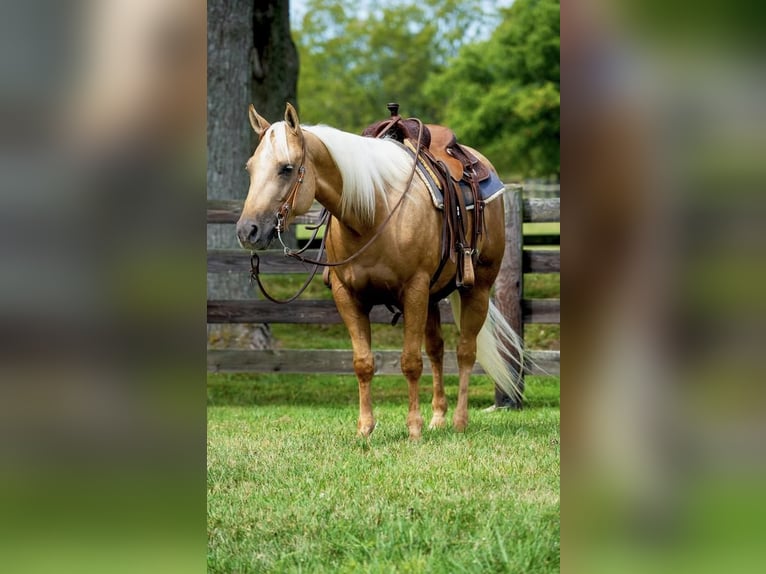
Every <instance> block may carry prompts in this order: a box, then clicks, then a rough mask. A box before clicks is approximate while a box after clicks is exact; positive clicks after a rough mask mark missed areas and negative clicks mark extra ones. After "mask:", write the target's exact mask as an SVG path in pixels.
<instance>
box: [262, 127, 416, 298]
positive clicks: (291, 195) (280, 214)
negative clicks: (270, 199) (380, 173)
mask: <svg viewBox="0 0 766 574" xmlns="http://www.w3.org/2000/svg"><path fill="white" fill-rule="evenodd" d="M410 119H412V120H415V121H416V122H417V123H418V141H417V145H416V147H415V149H416V150H417V151H419V150H420V147H421V144H422V141H423V122H421V121H420V120H419V119H418V118H410ZM392 123H393V122H392ZM383 133H385V131H384V132H383ZM301 145H302V154H303V157H302V159H301V165H300V166H299V167H298V178H297V179H296V180H295V183H294V184H293V187H292V188H291V189H290V191H289V192H288V194H287V195H286V196H285V199H284V201H283V203H282V206H281V207H280V208H279V211H277V237H278V238H279V242H280V243H281V244H282V247H283V248H284V254H285V256H286V257H292V258H293V259H297V260H298V261H300V262H302V263H308V264H310V265H313V266H314V269H313V270H312V271H311V274H310V275H309V277H308V279H306V281H305V283H304V284H303V285H302V286H301V287H300V289H298V292H297V293H295V294H294V295H292V296H291V297H289V298H287V299H277V298H275V297H274V296H272V295H271V294H269V293H268V291H266V288H265V287H264V285H263V283H262V282H261V277H260V270H259V264H260V258H259V257H258V254H257V253H256V252H255V251H251V252H250V282H251V283H252V282H253V281H255V283H256V284H257V285H258V288H259V289H260V290H261V293H263V296H264V297H266V299H268V300H269V301H271V302H272V303H280V304H285V303H291V302H293V301H295V300H296V299H297V298H298V297H300V295H301V294H302V293H303V292H304V291H305V290H306V289H307V288H308V286H309V285H310V284H311V281H312V280H313V279H314V276H315V275H316V273H317V270H318V269H319V267H339V266H341V265H346V264H347V263H350V262H351V261H353V260H355V259H356V258H357V257H359V256H360V255H361V254H362V253H364V252H365V251H367V248H368V247H370V246H371V245H372V244H373V243H374V242H375V241H376V240H377V239H378V237H380V236H381V235H382V233H383V230H384V229H385V228H386V226H387V225H388V223H389V222H390V221H391V219H392V218H393V216H394V213H396V211H397V210H398V209H399V207H400V206H401V205H402V203H403V202H404V197H405V196H406V195H407V192H408V191H409V190H410V188H411V187H412V180H413V178H414V177H415V171H416V169H417V165H418V155H417V153H416V154H415V158H414V160H413V164H412V170H411V171H410V175H409V178H408V179H407V185H406V187H405V188H404V192H402V195H401V196H400V197H399V201H397V202H396V205H394V207H393V208H392V209H391V211H389V213H388V215H387V216H386V218H385V219H384V220H383V222H382V223H381V224H380V225H379V226H378V229H377V230H376V231H375V234H374V235H373V236H372V237H371V238H370V239H369V240H368V241H367V243H365V244H364V245H362V247H360V248H359V250H358V251H357V252H356V253H352V254H351V255H349V256H348V257H346V258H345V259H343V260H342V261H335V262H330V261H321V259H322V255H323V253H324V247H325V241H326V239H327V234H328V232H329V230H330V225H329V224H330V212H328V211H327V210H326V209H323V210H322V213H321V214H320V216H319V220H318V221H317V223H316V224H314V225H312V226H310V227H309V229H312V230H313V232H314V233H313V235H312V237H311V239H310V240H309V241H308V242H307V243H306V245H305V246H304V247H303V248H301V249H298V250H293V249H291V248H290V247H288V246H287V245H285V242H284V241H283V240H282V233H283V232H284V231H285V230H286V229H287V218H288V216H289V215H290V212H291V211H292V210H293V206H294V204H295V198H296V196H297V195H298V190H299V189H300V187H301V184H303V179H304V176H305V173H306V167H305V165H304V164H305V161H306V139H305V136H303V140H302V142H301ZM322 225H324V226H325V231H324V234H323V235H322V243H321V244H320V246H319V251H318V258H317V259H310V258H308V257H303V255H302V254H303V253H304V252H305V251H306V250H307V249H308V248H309V246H310V245H311V244H312V243H313V241H314V239H316V236H317V234H318V233H319V229H320V228H321V227H322Z"/></svg>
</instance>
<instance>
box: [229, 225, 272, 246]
mask: <svg viewBox="0 0 766 574" xmlns="http://www.w3.org/2000/svg"><path fill="white" fill-rule="evenodd" d="M276 236H277V228H276V226H275V225H274V224H271V225H269V224H266V225H263V224H259V223H257V222H256V221H255V220H252V219H240V220H239V221H237V239H238V240H239V244H240V245H241V246H242V248H243V249H249V250H251V251H253V250H258V249H266V248H267V247H268V246H269V245H271V242H272V241H273V240H274V238H275V237H276Z"/></svg>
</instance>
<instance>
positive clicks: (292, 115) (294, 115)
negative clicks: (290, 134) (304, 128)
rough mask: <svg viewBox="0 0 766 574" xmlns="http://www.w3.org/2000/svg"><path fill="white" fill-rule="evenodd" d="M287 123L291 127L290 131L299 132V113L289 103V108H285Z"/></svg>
mask: <svg viewBox="0 0 766 574" xmlns="http://www.w3.org/2000/svg"><path fill="white" fill-rule="evenodd" d="M285 123H286V124H287V125H288V126H290V129H292V130H293V131H294V132H295V131H298V129H299V127H300V120H299V119H298V112H296V111H295V108H294V107H293V105H292V104H291V103H290V102H287V107H286V108H285Z"/></svg>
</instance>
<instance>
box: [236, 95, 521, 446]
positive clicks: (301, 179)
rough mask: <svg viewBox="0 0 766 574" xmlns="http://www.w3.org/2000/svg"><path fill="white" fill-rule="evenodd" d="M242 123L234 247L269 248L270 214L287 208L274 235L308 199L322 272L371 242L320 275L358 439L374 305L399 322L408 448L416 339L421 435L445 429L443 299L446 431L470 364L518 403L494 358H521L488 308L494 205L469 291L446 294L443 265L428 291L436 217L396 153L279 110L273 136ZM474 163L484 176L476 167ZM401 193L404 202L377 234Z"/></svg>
mask: <svg viewBox="0 0 766 574" xmlns="http://www.w3.org/2000/svg"><path fill="white" fill-rule="evenodd" d="M249 115H250V123H251V124H252V126H253V129H254V130H255V131H256V132H257V133H258V134H259V135H260V142H259V145H258V147H257V148H256V150H255V153H254V154H253V156H252V157H251V158H250V159H249V160H248V161H247V166H246V168H247V170H248V172H249V173H250V189H249V191H248V195H247V199H246V200H245V204H244V207H243V209H242V215H241V216H240V218H239V221H238V222H237V236H238V238H239V242H240V244H241V245H242V247H243V248H245V249H248V250H259V249H265V248H266V247H268V246H269V244H270V243H271V242H272V240H273V239H274V238H275V237H276V235H277V225H278V216H277V214H278V213H281V214H282V215H284V213H285V204H286V203H287V204H289V211H288V212H287V221H284V222H283V223H282V224H283V225H286V224H288V223H289V222H290V221H291V220H292V218H294V217H295V216H296V215H299V214H303V213H305V212H307V211H308V210H309V208H310V207H311V205H312V202H313V201H314V200H315V199H316V200H317V201H318V202H319V203H320V204H322V205H323V206H324V207H325V208H327V210H328V211H329V212H330V214H331V215H332V218H331V219H330V223H329V231H328V235H327V240H326V243H327V258H328V261H330V262H338V261H343V260H344V259H346V258H348V257H350V256H352V255H353V254H355V253H357V252H358V251H359V250H360V249H361V248H363V247H364V246H365V244H367V243H368V241H369V240H370V238H372V237H373V236H375V234H376V233H379V235H378V236H377V237H376V238H375V240H374V241H373V243H372V244H370V245H369V246H368V247H369V248H365V249H364V251H363V252H362V253H361V254H359V256H358V257H356V258H355V259H354V260H353V261H352V262H349V263H347V264H345V265H341V266H338V267H332V268H331V272H330V279H331V281H330V283H331V288H332V294H333V298H334V299H335V303H336V305H337V307H338V312H339V313H340V315H341V317H342V319H343V321H344V323H345V324H346V327H347V328H348V332H349V334H350V336H351V343H352V346H353V355H354V371H355V372H356V376H357V378H358V380H359V422H358V431H359V434H360V435H362V436H365V437H366V436H369V435H370V433H372V431H373V429H374V428H375V418H374V417H373V413H372V401H371V397H370V384H371V381H372V378H373V374H374V372H375V365H374V359H373V354H372V350H371V344H370V338H371V337H370V319H369V313H370V310H371V308H372V307H373V306H374V305H379V304H388V305H394V306H397V307H399V308H400V309H402V311H403V313H404V345H403V349H402V355H401V368H402V372H403V373H404V376H405V378H406V379H407V383H408V385H409V413H408V415H407V427H408V429H409V434H410V438H412V439H417V438H419V437H420V436H421V429H422V427H423V418H422V416H421V414H420V404H419V400H418V382H419V379H420V375H421V373H422V371H423V360H422V356H421V347H422V344H423V339H424V336H425V347H426V352H427V354H428V356H429V358H430V360H431V367H432V370H433V401H432V406H433V418H432V419H431V423H430V427H431V428H435V427H442V426H444V424H445V415H446V413H447V399H446V397H445V395H444V382H443V367H442V360H443V356H444V341H443V339H442V335H441V320H440V316H439V307H438V302H439V300H440V299H441V298H443V297H444V296H446V295H447V294H448V293H450V292H451V295H450V303H451V304H452V309H453V313H454V316H455V318H456V322H457V323H458V326H459V330H460V338H459V342H458V347H457V360H458V367H459V371H460V385H459V392H458V400H457V406H456V407H455V413H454V416H453V424H454V427H455V429H456V430H458V431H462V430H464V429H465V427H466V425H467V423H468V381H469V376H470V374H471V370H472V369H473V366H474V363H475V361H476V359H477V357H478V360H479V362H480V363H481V365H482V366H483V367H484V369H485V371H486V372H487V373H488V374H489V375H490V376H491V377H492V378H493V379H494V381H495V383H496V384H498V385H499V386H500V387H501V388H502V389H503V390H505V391H506V392H507V393H508V394H509V395H514V394H517V393H518V387H517V385H516V381H515V378H516V374H515V373H514V370H513V369H512V368H511V367H510V365H509V364H508V362H507V360H506V359H505V358H504V356H503V353H502V352H501V349H502V348H503V346H504V345H505V346H507V345H508V344H511V345H514V346H515V348H516V349H517V351H518V352H519V356H522V354H521V347H520V345H519V339H518V337H517V336H516V334H515V333H514V332H513V330H512V329H511V328H510V326H508V323H507V322H506V321H505V320H504V319H503V317H502V315H501V314H500V313H499V311H498V310H497V309H496V308H495V307H494V306H493V305H492V303H491V302H490V298H489V296H490V289H491V287H492V284H493V283H494V281H495V278H496V277H497V274H498V271H499V269H500V262H501V259H502V258H503V251H504V249H505V233H504V213H503V200H502V196H501V197H498V198H497V199H496V200H494V201H492V202H490V203H488V204H487V206H486V209H485V212H484V216H485V229H484V233H483V234H482V235H481V240H480V242H479V244H478V259H477V263H476V266H475V283H474V285H473V287H471V288H463V289H460V290H455V275H456V269H455V265H454V263H452V262H451V261H448V262H447V266H446V267H445V268H444V269H443V270H442V272H441V273H440V274H439V277H438V279H437V281H436V283H435V284H433V285H431V282H432V278H433V277H434V275H435V273H436V271H437V268H438V267H439V263H440V258H441V245H440V241H441V233H442V214H441V213H440V212H439V211H437V210H436V209H435V208H434V206H433V204H432V202H431V199H430V197H429V192H428V190H427V188H426V187H425V185H424V184H423V182H422V181H421V180H420V179H419V178H418V177H414V178H412V182H411V185H410V186H409V189H407V182H408V180H409V179H410V176H411V170H412V162H413V160H412V157H411V156H410V155H409V154H408V152H407V151H406V150H405V149H404V147H403V146H402V145H401V144H399V143H398V142H394V141H391V140H385V139H374V138H368V137H361V136H357V135H353V134H350V133H346V132H342V131H339V130H336V129H333V128H330V127H327V126H301V125H300V123H299V120H298V114H297V113H296V111H295V109H294V108H293V107H292V106H291V105H290V104H287V109H286V111H285V117H284V121H283V122H277V123H275V124H274V125H270V124H269V122H267V121H266V120H265V119H264V118H262V117H261V116H259V115H258V113H257V112H256V111H255V109H254V108H253V106H250V114H249ZM471 151H472V152H473V150H471ZM474 153H475V154H476V156H477V157H478V158H479V159H480V160H481V161H482V162H485V164H486V165H487V166H490V164H489V162H488V161H487V159H486V158H485V157H484V156H482V155H480V154H478V153H476V152H474ZM493 171H494V169H493ZM403 193H406V197H404V200H403V201H402V202H401V204H400V205H399V206H398V208H397V211H396V212H395V213H394V214H393V216H392V217H391V219H390V220H389V221H388V222H387V223H386V225H385V227H384V228H383V229H382V230H380V229H379V227H380V226H381V224H382V223H383V222H384V220H385V219H386V217H387V216H388V214H389V213H390V211H391V210H392V209H394V208H395V207H396V206H397V204H398V202H399V199H400V198H401V197H402V194H403ZM477 338H478V345H477ZM477 347H478V348H477Z"/></svg>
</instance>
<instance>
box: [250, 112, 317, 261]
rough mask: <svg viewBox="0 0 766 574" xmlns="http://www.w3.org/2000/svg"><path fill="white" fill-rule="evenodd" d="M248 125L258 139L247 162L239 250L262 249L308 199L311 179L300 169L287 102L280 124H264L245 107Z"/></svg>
mask: <svg viewBox="0 0 766 574" xmlns="http://www.w3.org/2000/svg"><path fill="white" fill-rule="evenodd" d="M249 117H250V125H252V127H253V130H255V132H256V133H257V134H258V136H259V138H260V141H259V143H258V146H257V147H256V148H255V152H254V153H253V155H252V156H251V157H250V159H249V160H247V164H246V166H245V169H246V170H247V172H248V173H249V174H250V187H249V189H248V192H247V198H246V199H245V204H244V207H243V208H242V214H241V215H240V217H239V221H237V238H238V239H239V243H240V245H241V246H242V247H243V248H244V249H250V250H255V249H265V248H267V247H268V246H269V244H270V243H271V242H272V241H273V240H274V238H275V237H276V236H277V233H278V232H283V231H284V230H285V229H286V228H287V226H288V225H289V224H290V223H291V222H292V221H293V219H295V216H296V215H301V214H303V213H306V212H307V211H308V210H309V209H310V207H311V204H312V203H313V201H314V193H315V185H316V182H315V177H314V175H313V172H312V170H311V169H310V167H311V166H308V165H306V160H307V156H306V144H305V139H304V133H303V130H301V126H300V122H299V120H298V112H296V111H295V108H294V107H293V106H292V105H290V104H289V103H288V104H287V107H286V109H285V118H284V121H281V122H276V123H274V124H273V125H272V124H269V122H268V121H266V120H265V119H264V118H263V117H261V116H260V115H259V114H258V112H256V111H255V108H254V107H253V106H252V105H251V106H250V109H249Z"/></svg>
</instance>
